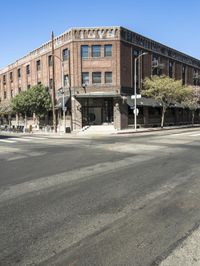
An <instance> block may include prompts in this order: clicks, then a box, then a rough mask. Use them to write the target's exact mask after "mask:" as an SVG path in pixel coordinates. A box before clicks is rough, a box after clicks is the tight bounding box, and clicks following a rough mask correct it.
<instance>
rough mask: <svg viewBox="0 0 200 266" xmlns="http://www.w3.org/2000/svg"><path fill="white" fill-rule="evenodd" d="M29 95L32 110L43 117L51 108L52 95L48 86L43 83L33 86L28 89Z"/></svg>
mask: <svg viewBox="0 0 200 266" xmlns="http://www.w3.org/2000/svg"><path fill="white" fill-rule="evenodd" d="M27 93H28V95H29V100H30V101H29V104H30V112H31V113H32V114H33V113H35V114H36V115H37V116H39V117H42V116H44V115H45V114H47V113H48V112H49V111H50V110H51V108H52V107H51V97H50V94H49V91H48V88H46V87H44V86H43V85H37V86H33V87H32V88H30V89H29V90H28V91H27Z"/></svg>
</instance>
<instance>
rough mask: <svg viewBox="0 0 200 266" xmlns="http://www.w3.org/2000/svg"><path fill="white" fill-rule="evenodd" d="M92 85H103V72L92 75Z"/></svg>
mask: <svg viewBox="0 0 200 266" xmlns="http://www.w3.org/2000/svg"><path fill="white" fill-rule="evenodd" d="M92 83H93V84H99V83H101V72H93V73H92Z"/></svg>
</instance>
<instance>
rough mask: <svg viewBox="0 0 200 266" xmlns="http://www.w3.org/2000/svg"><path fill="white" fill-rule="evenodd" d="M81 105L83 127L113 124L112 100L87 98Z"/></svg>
mask: <svg viewBox="0 0 200 266" xmlns="http://www.w3.org/2000/svg"><path fill="white" fill-rule="evenodd" d="M81 105H82V107H81V110H82V124H83V126H86V125H101V124H104V123H112V122H113V99H112V98H86V99H82V100H81Z"/></svg>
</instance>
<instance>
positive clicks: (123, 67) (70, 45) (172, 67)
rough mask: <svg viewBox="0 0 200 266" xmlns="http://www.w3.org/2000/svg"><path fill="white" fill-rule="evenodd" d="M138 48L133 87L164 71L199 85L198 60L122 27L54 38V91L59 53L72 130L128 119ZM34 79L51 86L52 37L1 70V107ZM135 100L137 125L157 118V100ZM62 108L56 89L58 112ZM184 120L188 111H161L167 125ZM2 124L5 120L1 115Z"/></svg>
mask: <svg viewBox="0 0 200 266" xmlns="http://www.w3.org/2000/svg"><path fill="white" fill-rule="evenodd" d="M141 52H147V53H148V54H147V55H145V56H143V57H141V59H140V60H139V62H138V65H137V70H138V71H137V73H138V76H137V90H138V92H139V89H140V88H141V85H142V80H143V79H144V78H145V77H149V76H151V75H162V74H164V75H168V76H170V77H172V78H175V79H181V80H182V82H183V84H193V85H199V77H200V60H198V59H195V58H193V57H191V56H188V55H186V54H183V53H181V52H179V51H176V50H174V49H172V48H169V47H167V46H165V45H162V44H160V43H158V42H155V41H153V40H150V39H148V38H146V37H144V36H141V35H140V34H137V33H135V32H132V31H130V30H128V29H125V28H122V27H95V28H73V29H70V30H68V31H66V32H64V33H63V34H61V35H60V36H58V37H56V38H55V87H56V90H58V89H59V88H60V87H61V85H62V71H61V68H62V62H61V61H60V60H59V58H61V60H62V61H63V68H64V73H63V78H64V84H65V95H66V97H65V102H66V103H65V105H66V107H67V116H66V119H67V125H69V126H70V127H71V128H72V130H79V129H81V128H82V127H83V126H85V125H88V124H98V125H99V124H104V123H106V124H107V123H111V124H113V125H114V127H115V128H117V129H121V128H126V127H127V126H128V124H131V123H133V112H132V110H131V108H130V106H129V101H128V99H129V96H130V95H132V94H133V90H134V75H133V73H134V58H135V57H136V56H138V54H139V53H141ZM36 84H43V85H45V86H47V87H49V90H50V92H51V91H52V90H51V87H52V55H51V42H47V43H45V44H44V45H42V46H41V47H39V48H37V49H35V50H34V51H32V52H30V53H29V54H28V55H26V56H24V57H23V58H21V59H19V60H17V61H16V62H15V63H13V64H11V65H9V66H7V67H5V68H3V69H1V70H0V106H1V107H5V108H6V107H7V106H8V105H9V102H10V100H11V98H12V97H14V96H15V95H16V94H18V93H20V92H21V91H24V90H27V89H28V88H30V87H31V86H33V85H36ZM137 105H138V107H139V116H138V123H139V124H140V125H141V126H149V125H157V124H159V123H160V115H159V114H160V106H159V104H158V103H156V102H154V101H153V100H150V99H145V98H142V99H140V100H138V103H137ZM61 108H62V101H61V96H59V95H58V94H57V115H58V116H59V117H61V116H62V110H61ZM49 117H51V114H50V115H49ZM12 120H13V121H14V120H15V119H14V118H12ZM189 120H190V113H189V112H188V111H187V110H185V109H183V108H177V107H176V108H175V107H174V108H170V109H169V110H168V112H167V115H166V123H168V124H183V123H188V122H189ZM196 120H198V121H199V114H198V115H197V116H196ZM49 121H50V120H49ZM59 121H61V119H60V120H59ZM1 123H5V120H3V118H2V119H1ZM59 123H60V122H59Z"/></svg>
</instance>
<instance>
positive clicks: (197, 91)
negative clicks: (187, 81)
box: [182, 86, 200, 125]
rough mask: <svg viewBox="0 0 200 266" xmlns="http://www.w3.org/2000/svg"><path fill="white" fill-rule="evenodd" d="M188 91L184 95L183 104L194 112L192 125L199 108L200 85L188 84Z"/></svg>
mask: <svg viewBox="0 0 200 266" xmlns="http://www.w3.org/2000/svg"><path fill="white" fill-rule="evenodd" d="M185 90H186V93H185V95H184V97H183V100H182V104H183V105H184V106H185V107H186V108H188V109H189V110H191V112H192V125H193V124H194V116H195V111H196V110H197V109H198V108H199V103H200V87H197V86H187V87H186V88H185Z"/></svg>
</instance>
